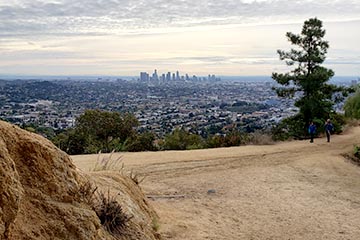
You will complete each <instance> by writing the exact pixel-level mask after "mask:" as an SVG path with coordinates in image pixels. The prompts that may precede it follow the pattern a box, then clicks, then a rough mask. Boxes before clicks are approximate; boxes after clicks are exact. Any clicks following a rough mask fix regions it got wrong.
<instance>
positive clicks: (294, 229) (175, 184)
mask: <svg viewBox="0 0 360 240" xmlns="http://www.w3.org/2000/svg"><path fill="white" fill-rule="evenodd" d="M355 143H357V144H359V143H360V128H359V127H358V128H354V129H351V130H350V131H348V132H347V133H346V134H343V135H337V136H332V139H331V143H327V142H326V140H325V139H324V138H320V139H315V143H313V144H311V143H309V142H308V141H293V142H287V143H279V144H275V145H267V146H241V147H234V148H222V149H210V150H195V151H183V152H180V151H168V152H146V153H122V154H121V155H122V156H123V161H124V164H125V166H126V169H133V170H134V172H137V173H140V174H142V175H145V176H146V179H145V181H144V182H143V183H141V186H142V187H143V189H144V191H145V193H146V195H147V196H148V198H149V201H150V202H151V203H152V205H153V206H154V207H155V209H156V211H157V212H158V214H159V216H160V232H161V234H162V235H163V237H164V238H165V239H179V240H180V239H181V240H183V239H195V240H196V239H360V224H359V223H360V167H358V166H356V165H354V164H352V163H350V162H349V161H347V160H345V159H344V158H343V157H342V156H341V154H342V153H347V152H351V151H352V148H353V144H355ZM72 158H73V160H74V161H75V164H76V165H77V166H78V167H79V168H81V169H83V170H85V171H88V170H89V169H91V168H92V166H93V164H94V161H95V160H96V158H97V156H96V155H81V156H73V157H72Z"/></svg>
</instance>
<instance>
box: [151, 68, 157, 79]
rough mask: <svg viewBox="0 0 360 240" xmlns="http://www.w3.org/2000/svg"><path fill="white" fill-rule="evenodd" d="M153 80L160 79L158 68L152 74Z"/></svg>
mask: <svg viewBox="0 0 360 240" xmlns="http://www.w3.org/2000/svg"><path fill="white" fill-rule="evenodd" d="M152 80H153V81H159V76H158V74H157V71H156V69H155V70H154V73H153V75H152Z"/></svg>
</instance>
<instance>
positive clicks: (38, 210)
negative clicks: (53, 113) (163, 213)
mask: <svg viewBox="0 0 360 240" xmlns="http://www.w3.org/2000/svg"><path fill="white" fill-rule="evenodd" d="M0 133H1V134H0V186H1V188H0V239H10V240H13V239H14V240H15V239H16V240H21V239H24V240H25V239H26V240H32V239H34V240H35V239H36V240H42V239H44V240H48V239H54V240H56V239H59V240H60V239H61V240H65V239H69V240H73V239H79V240H80V239H83V240H89V239H94V240H98V239H102V240H115V239H119V240H130V239H146V240H150V239H154V240H155V239H158V238H159V236H158V234H157V233H155V232H154V230H153V228H152V225H151V224H152V221H153V219H156V218H157V215H156V213H155V212H154V210H153V209H152V207H151V206H149V205H148V203H147V201H146V200H145V196H144V194H143V193H142V191H141V189H140V188H139V186H138V185H137V184H135V183H134V182H133V181H132V180H131V179H130V178H129V177H127V176H125V175H123V174H120V173H112V174H111V175H108V174H107V173H106V172H98V173H91V174H85V173H84V172H82V171H81V170H79V169H78V168H76V166H75V165H74V164H73V162H72V160H71V159H70V157H69V156H68V155H67V154H65V153H64V152H62V151H60V150H59V149H57V148H56V147H55V146H54V145H53V144H52V143H51V142H50V141H48V140H46V139H44V138H43V137H41V136H39V135H37V134H33V133H30V132H27V131H25V130H22V129H20V128H18V127H15V126H13V125H10V124H8V123H5V122H2V121H0ZM89 184H90V186H92V187H91V188H87V187H86V186H89ZM108 185H111V186H115V187H112V188H111V189H110V188H109V187H108ZM95 186H96V187H97V191H95ZM94 191H95V194H94V195H93V194H92V192H94ZM101 192H102V193H105V194H106V196H107V193H109V196H113V197H114V199H115V200H116V202H117V203H118V204H120V205H121V207H122V211H123V212H124V213H125V214H126V215H127V216H128V217H129V218H131V219H130V220H129V221H128V222H127V223H126V226H125V227H123V228H122V229H121V235H119V234H117V233H114V231H113V232H112V233H111V234H110V231H108V230H106V229H105V227H104V226H103V225H104V224H101V221H100V217H98V216H99V214H98V212H99V211H97V209H101V208H99V207H98V206H100V207H101V206H104V205H101V204H102V201H101V200H102V199H104V198H99V194H100V193H101ZM96 199H100V201H97V200H96ZM107 199H109V198H107ZM117 209H118V208H117ZM104 212H108V211H104ZM101 216H103V215H101Z"/></svg>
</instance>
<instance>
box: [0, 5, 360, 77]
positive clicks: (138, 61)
mask: <svg viewBox="0 0 360 240" xmlns="http://www.w3.org/2000/svg"><path fill="white" fill-rule="evenodd" d="M358 12H360V2H359V1H356V0H340V1H330V0H318V1H313V0H305V1H301V2H300V1H285V0H257V1H255V0H225V1H221V2H219V1H215V0H208V1H205V0H201V1H196V2H194V1H190V0H184V1H165V0H158V1H150V0H140V1H136V2H134V1H129V0H112V1H88V0H79V1H76V2H74V1H70V0H48V1H44V0H36V1H33V0H31V1H30V0H16V1H11V2H9V1H5V0H0V13H1V14H0V29H1V33H0V53H1V54H0V75H57V76H67V75H109V76H138V75H139V72H141V71H146V72H151V71H153V69H155V68H156V69H158V71H159V72H172V71H174V70H173V69H181V71H182V72H189V73H190V72H191V73H192V74H194V75H197V76H203V75H205V76H207V74H208V73H213V74H215V75H217V76H241V75H243V76H244V75H246V76H254V75H257V76H259V75H261V76H270V75H271V73H272V72H274V71H286V70H287V67H286V66H285V64H284V63H283V62H281V61H280V60H279V58H278V55H277V53H276V50H277V49H283V50H289V49H290V48H291V47H293V46H291V45H290V43H289V42H288V41H287V40H286V37H285V33H286V32H288V31H290V32H293V33H300V31H301V28H302V25H303V22H304V21H305V20H307V19H309V18H311V17H317V18H319V19H320V20H322V21H323V24H324V29H325V30H326V36H325V40H327V41H329V44H330V49H329V51H328V55H327V60H326V61H325V66H326V67H329V68H331V69H333V70H334V71H335V74H336V75H337V76H359V75H360V68H359V65H360V46H359V44H358V43H359V41H360V32H359V31H358V26H360V17H359V16H358Z"/></svg>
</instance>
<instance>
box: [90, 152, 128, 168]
mask: <svg viewBox="0 0 360 240" xmlns="http://www.w3.org/2000/svg"><path fill="white" fill-rule="evenodd" d="M114 153H115V150H112V152H111V153H110V155H109V156H107V154H102V153H101V151H100V152H99V153H98V157H97V159H96V162H95V165H94V167H93V168H92V169H90V171H91V172H97V171H119V172H122V171H123V169H124V163H123V162H122V156H119V157H117V158H113V156H114Z"/></svg>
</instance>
